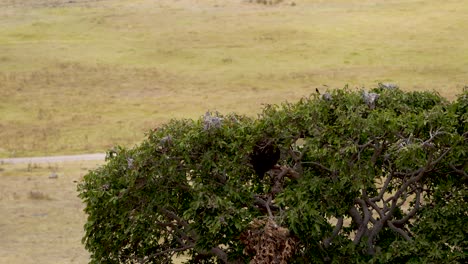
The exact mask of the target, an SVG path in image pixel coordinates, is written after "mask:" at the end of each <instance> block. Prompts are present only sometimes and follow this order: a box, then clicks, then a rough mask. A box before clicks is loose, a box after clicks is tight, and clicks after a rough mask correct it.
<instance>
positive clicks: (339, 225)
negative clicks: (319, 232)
mask: <svg viewBox="0 0 468 264" xmlns="http://www.w3.org/2000/svg"><path fill="white" fill-rule="evenodd" d="M342 227H343V217H339V218H338V222H337V223H336V226H335V228H334V229H333V232H332V234H331V236H330V237H328V238H326V239H325V240H324V241H323V244H324V246H325V248H328V247H329V246H330V245H331V242H332V241H333V239H334V238H335V237H336V236H337V235H338V233H340V230H341V228H342Z"/></svg>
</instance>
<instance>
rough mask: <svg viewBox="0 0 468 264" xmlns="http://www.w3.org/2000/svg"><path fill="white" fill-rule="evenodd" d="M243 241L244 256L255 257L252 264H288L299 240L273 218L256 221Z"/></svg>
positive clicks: (243, 235) (244, 235)
mask: <svg viewBox="0 0 468 264" xmlns="http://www.w3.org/2000/svg"><path fill="white" fill-rule="evenodd" d="M241 241H242V242H243V243H244V244H245V249H244V254H246V255H250V256H253V258H252V260H251V261H250V264H271V263H273V264H287V263H288V260H289V259H290V258H291V257H292V256H293V255H294V253H295V251H296V247H297V245H298V239H297V238H295V237H294V236H291V234H290V232H289V230H288V229H287V228H285V227H281V226H279V225H277V224H276V223H275V221H274V220H273V219H271V218H270V219H268V220H267V219H255V220H254V221H253V223H252V224H251V225H250V226H249V229H248V230H247V231H245V232H244V233H243V234H242V236H241Z"/></svg>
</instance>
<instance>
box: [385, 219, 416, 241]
mask: <svg viewBox="0 0 468 264" xmlns="http://www.w3.org/2000/svg"><path fill="white" fill-rule="evenodd" d="M387 224H388V227H390V229H391V230H393V231H395V232H397V233H398V234H400V235H401V236H402V237H403V238H404V239H406V241H411V237H410V236H409V235H408V234H407V233H406V232H405V231H404V230H403V229H401V228H398V227H396V226H395V225H394V224H393V223H392V222H390V221H389V222H387Z"/></svg>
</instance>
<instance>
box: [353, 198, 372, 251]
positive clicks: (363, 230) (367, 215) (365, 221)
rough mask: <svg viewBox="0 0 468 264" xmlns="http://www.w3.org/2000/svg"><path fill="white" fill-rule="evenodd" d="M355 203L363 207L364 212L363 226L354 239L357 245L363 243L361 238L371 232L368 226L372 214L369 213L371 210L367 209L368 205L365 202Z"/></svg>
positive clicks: (358, 201) (358, 200) (359, 200)
mask: <svg viewBox="0 0 468 264" xmlns="http://www.w3.org/2000/svg"><path fill="white" fill-rule="evenodd" d="M355 201H356V202H357V203H358V204H359V205H360V206H361V208H362V212H363V220H362V222H361V224H360V225H359V228H358V231H357V232H356V236H355V237H354V240H353V243H354V244H355V245H357V244H359V242H360V241H361V238H362V237H363V236H364V234H365V233H367V232H368V230H369V229H368V228H367V225H368V224H369V221H370V215H371V213H370V212H369V209H368V208H367V204H366V203H365V202H364V200H362V199H356V200H355Z"/></svg>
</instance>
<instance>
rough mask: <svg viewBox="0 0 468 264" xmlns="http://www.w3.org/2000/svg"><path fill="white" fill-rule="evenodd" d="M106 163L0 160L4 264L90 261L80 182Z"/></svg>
mask: <svg viewBox="0 0 468 264" xmlns="http://www.w3.org/2000/svg"><path fill="white" fill-rule="evenodd" d="M103 163H104V162H103V161H101V162H96V161H82V162H65V163H62V162H61V163H49V164H17V165H12V164H0V212H1V217H0V245H1V246H0V263H9V264H49V263H80V264H83V263H88V262H89V253H88V252H87V251H86V250H85V249H84V246H83V245H82V244H81V239H82V237H83V236H84V229H83V225H84V223H85V221H86V215H85V213H84V212H83V208H84V205H83V204H82V203H81V200H80V199H79V198H78V197H77V195H78V192H77V191H76V185H77V182H78V181H80V180H81V178H82V177H83V176H84V175H85V174H86V173H87V172H88V171H89V170H91V169H94V168H97V166H99V165H101V164H103ZM184 259H185V258H184V257H180V258H177V259H176V260H175V263H176V264H178V263H181V261H182V260H184Z"/></svg>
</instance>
